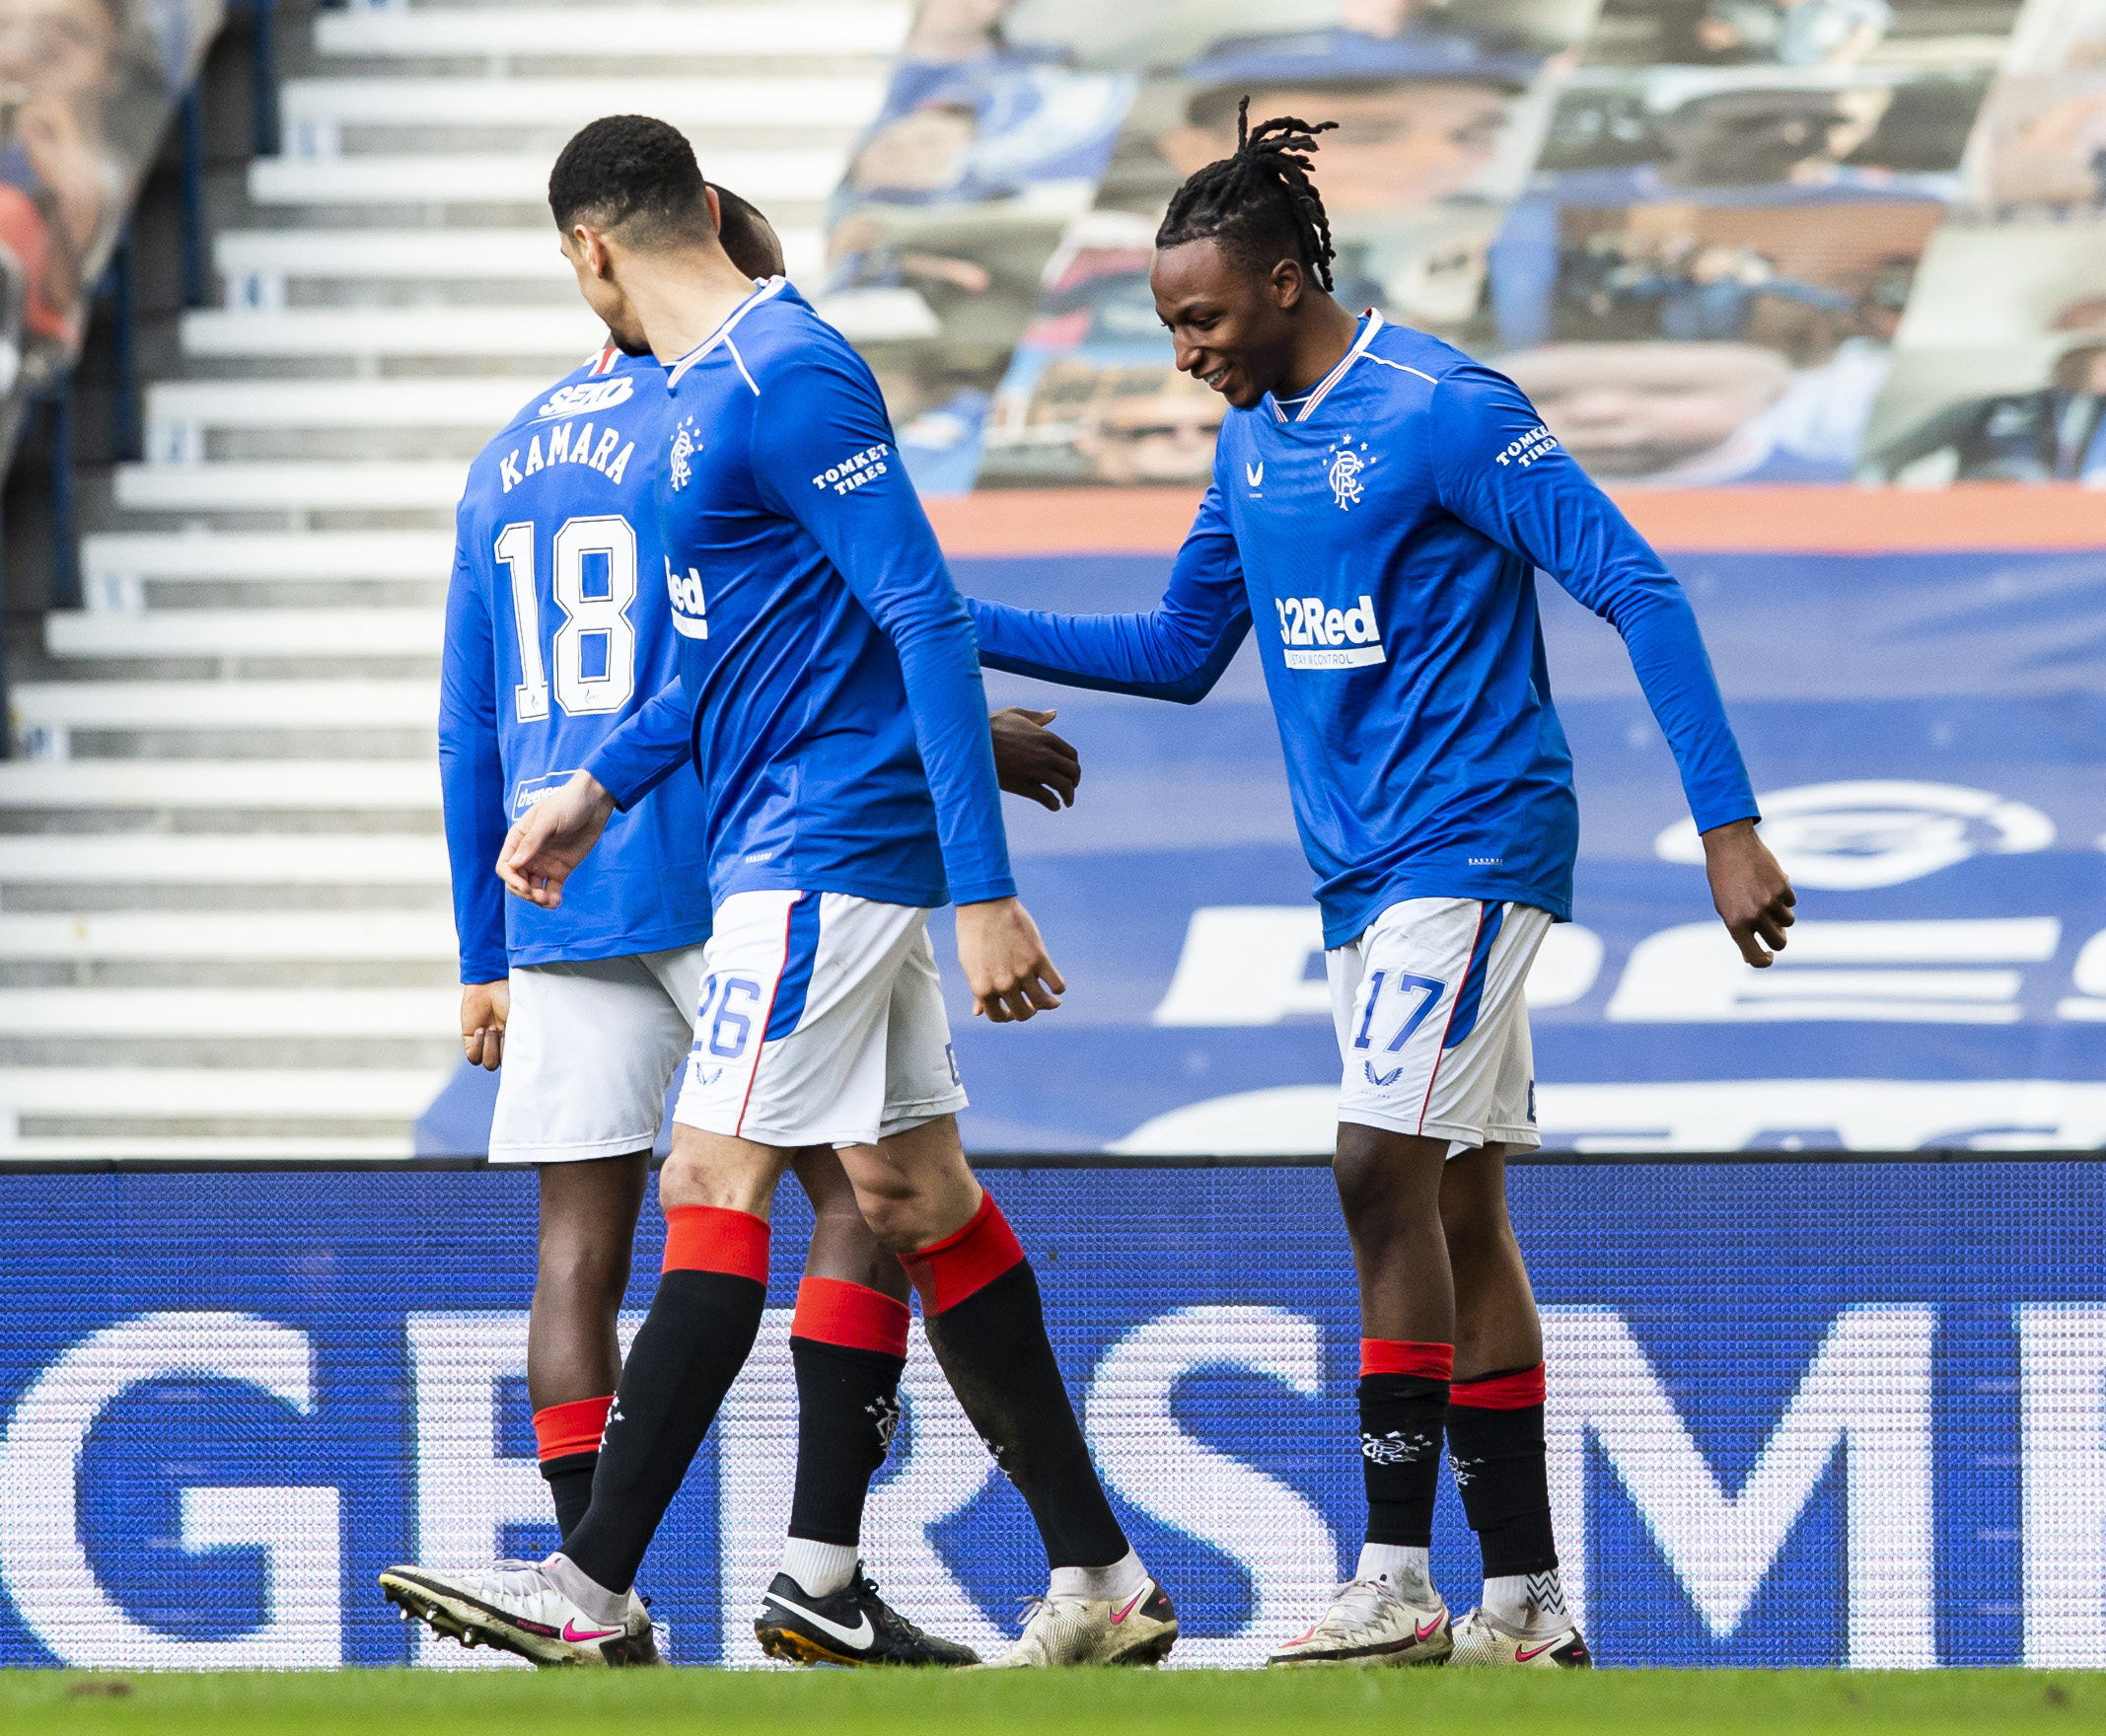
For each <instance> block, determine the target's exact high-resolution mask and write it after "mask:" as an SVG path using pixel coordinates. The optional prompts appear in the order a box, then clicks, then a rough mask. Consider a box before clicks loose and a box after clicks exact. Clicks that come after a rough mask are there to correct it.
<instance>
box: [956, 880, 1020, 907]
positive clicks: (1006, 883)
mask: <svg viewBox="0 0 2106 1736" xmlns="http://www.w3.org/2000/svg"><path fill="white" fill-rule="evenodd" d="M1015 897H1016V882H1015V881H1014V880H1012V879H1011V878H1010V877H1009V876H1008V875H1006V874H1004V875H1002V876H1001V877H1000V878H999V879H996V880H975V881H968V882H965V883H960V882H957V881H953V882H952V884H951V903H952V904H991V903H993V902H994V900H996V899H1013V898H1015Z"/></svg>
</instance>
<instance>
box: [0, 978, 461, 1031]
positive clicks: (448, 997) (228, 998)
mask: <svg viewBox="0 0 2106 1736" xmlns="http://www.w3.org/2000/svg"><path fill="white" fill-rule="evenodd" d="M460 1010H461V993H460V990H459V989H454V988H341V987H334V986H331V987H328V988H132V987H125V988H9V989H8V991H7V992H6V993H5V994H0V1037H193V1038H212V1037H286V1038H291V1037H316V1036H327V1037H332V1038H353V1039H356V1038H401V1037H422V1038H432V1037H457V1036H458V1035H459V1034H460V1023H459V1021H460Z"/></svg>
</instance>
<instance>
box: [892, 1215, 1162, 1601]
mask: <svg viewBox="0 0 2106 1736" xmlns="http://www.w3.org/2000/svg"><path fill="white" fill-rule="evenodd" d="M901 1262H902V1264H903V1265H905V1266H906V1267H907V1275H908V1277H909V1278H911V1279H912V1280H913V1285H914V1289H915V1290H916V1291H917V1292H918V1293H919V1295H920V1297H921V1314H922V1319H923V1323H924V1325H925V1326H926V1328H927V1331H928V1340H929V1346H930V1348H931V1349H933V1350H934V1351H935V1352H936V1360H937V1361H938V1362H939V1363H940V1364H941V1365H942V1367H943V1372H944V1376H945V1378H946V1379H948V1380H949V1381H950V1383H951V1390H952V1391H953V1392H954V1393H956V1394H957V1395H958V1402H959V1404H960V1405H961V1406H962V1407H963V1408H964V1410H965V1413H966V1415H967V1417H968V1418H970V1419H971V1421H972V1424H973V1426H974V1428H976V1429H977V1430H978V1431H979V1432H980V1439H981V1440H983V1441H985V1442H986V1444H987V1450H988V1451H989V1452H990V1453H992V1454H993V1455H994V1460H995V1463H996V1464H998V1465H999V1466H1000V1467H1001V1468H1002V1470H1003V1471H1004V1472H1005V1473H1006V1474H1007V1475H1008V1478H1009V1481H1010V1482H1011V1483H1015V1484H1016V1486H1017V1490H1018V1492H1019V1493H1021V1494H1022V1495H1023V1497H1024V1500H1025V1502H1026V1504H1027V1505H1029V1507H1030V1508H1031V1516H1032V1518H1033V1519H1034V1520H1035V1521H1036V1522H1037V1524H1038V1528H1039V1536H1040V1537H1041V1538H1042V1539H1043V1540H1044V1542H1045V1545H1046V1558H1047V1562H1048V1564H1049V1565H1051V1566H1053V1567H1103V1566H1109V1565H1111V1564H1112V1563H1113V1562H1116V1561H1120V1560H1122V1559H1124V1558H1125V1556H1126V1553H1127V1544H1126V1533H1125V1532H1123V1531H1122V1530H1120V1528H1119V1521H1118V1520H1117V1519H1116V1518H1115V1517H1114V1516H1113V1514H1112V1504H1111V1502H1110V1501H1108V1500H1107V1499H1106V1498H1105V1493H1104V1485H1103V1484H1102V1483H1099V1482H1098V1481H1097V1467H1096V1466H1095V1465H1094V1464H1093V1463H1092V1462H1091V1460H1090V1450H1089V1446H1088V1444H1087V1443H1086V1442H1085V1441H1084V1440H1083V1438H1082V1428H1081V1425H1080V1424H1079V1423H1078V1422H1076V1420H1075V1410H1074V1407H1073V1406H1072V1405H1071V1404H1069V1402H1068V1397H1067V1385H1066V1383H1065V1382H1064V1381H1063V1380H1062V1379H1061V1378H1060V1368H1059V1364H1058V1363H1056V1362H1055V1361H1054V1360H1053V1342H1052V1340H1051V1339H1050V1338H1048V1337H1047V1336H1046V1309H1045V1304H1044V1302H1043V1301H1042V1299H1041V1298H1040V1295H1039V1280H1038V1278H1037V1277H1036V1276H1035V1275H1034V1274H1033V1272H1032V1269H1031V1263H1030V1262H1029V1261H1028V1260H1026V1259H1025V1258H1024V1250H1023V1248H1022V1247H1021V1245H1019V1243H1018V1242H1017V1239H1016V1234H1015V1232H1014V1231H1013V1230H1011V1229H1010V1228H1009V1224H1008V1220H1007V1219H1005V1218H1004V1217H1003V1216H1002V1213H1001V1208H1000V1207H999V1206H997V1205H996V1204H995V1203H994V1196H993V1195H992V1194H988V1193H983V1194H981V1195H980V1209H979V1211H977V1212H976V1213H974V1215H973V1220H972V1222H970V1223H968V1224H967V1225H966V1226H965V1228H964V1229H962V1230H960V1231H958V1232H957V1233H956V1234H955V1235H951V1236H946V1237H945V1238H944V1239H943V1240H942V1241H941V1242H938V1243H935V1244H934V1245H932V1246H931V1247H927V1248H924V1249H922V1250H921V1251H920V1252H919V1253H917V1254H907V1255H902V1256H901Z"/></svg>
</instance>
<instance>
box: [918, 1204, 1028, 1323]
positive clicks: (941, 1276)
mask: <svg viewBox="0 0 2106 1736" xmlns="http://www.w3.org/2000/svg"><path fill="white" fill-rule="evenodd" d="M1023 1258H1024V1247H1023V1244H1022V1243H1020V1242H1019V1241H1018V1240H1017V1239H1016V1232H1015V1231H1014V1230H1012V1229H1011V1228H1010V1227H1009V1220H1008V1219H1007V1218H1005V1217H1004V1216H1002V1208H1001V1207H1000V1206H998V1205H996V1204H995V1203H994V1195H993V1194H992V1193H981V1194H980V1209H979V1210H978V1211H976V1212H975V1213H974V1214H973V1217H972V1221H971V1222H969V1223H968V1224H967V1225H966V1227H965V1228H964V1229H962V1230H958V1231H955V1232H954V1233H952V1234H951V1235H948V1236H946V1237H944V1239H943V1240H942V1241H940V1242H932V1243H930V1244H929V1246H928V1247H926V1248H924V1249H922V1250H921V1251H920V1252H919V1253H918V1254H903V1255H901V1256H900V1264H901V1265H902V1266H906V1267H907V1275H908V1280H909V1281H910V1282H911V1283H912V1284H913V1286H914V1290H915V1292H916V1294H918V1295H919V1296H920V1298H921V1312H922V1313H923V1314H941V1313H943V1312H944V1311H945V1310H946V1309H951V1308H956V1307H957V1306H958V1304H959V1303H961V1302H963V1301H964V1300H965V1299H966V1298H967V1297H968V1296H971V1295H974V1294H975V1293H976V1292H978V1291H980V1290H984V1289H985V1288H986V1287H987V1286H988V1285H989V1284H991V1283H993V1282H994V1280H995V1279H996V1278H998V1277H1000V1276H1001V1275H1002V1273H1003V1272H1005V1271H1007V1270H1008V1269H1009V1268H1010V1267H1011V1266H1016V1265H1019V1264H1020V1263H1021V1262H1022V1261H1023Z"/></svg>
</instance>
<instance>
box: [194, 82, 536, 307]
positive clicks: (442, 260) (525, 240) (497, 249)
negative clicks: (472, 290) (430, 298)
mask: <svg viewBox="0 0 2106 1736" xmlns="http://www.w3.org/2000/svg"><path fill="white" fill-rule="evenodd" d="M496 88H497V89H499V90H503V89H504V88H505V87H504V86H503V85H501V84H500V85H498V86H497V87H496ZM212 258H213V262H214V263H215V264H216V265H217V266H218V267H219V270H220V273H221V274H222V275H223V276H227V277H233V276H237V275H239V274H241V273H243V272H249V271H255V272H264V273H269V274H273V275H278V276H286V277H357V278H396V277H399V278H403V279H405V280H407V281H410V282H422V283H429V282H439V281H444V280H447V279H454V280H469V281H474V280H478V279H480V280H487V281H491V282H506V281H510V280H513V279H517V278H522V277H548V278H553V279H555V280H556V281H558V282H562V283H568V282H570V281H572V279H571V271H570V265H569V263H568V262H567V261H566V260H565V259H564V257H563V254H562V250H561V249H560V248H559V247H558V246H557V243H556V233H555V228H554V225H552V224H546V223H544V224H539V225H537V226H536V227H534V228H532V229H235V230H230V231H228V232H227V233H226V234H224V235H222V236H220V238H219V239H218V240H217V241H216V242H215V243H214V244H213V247H212Z"/></svg>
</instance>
